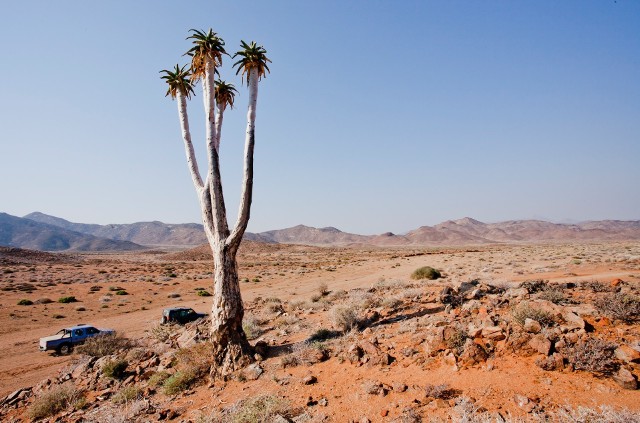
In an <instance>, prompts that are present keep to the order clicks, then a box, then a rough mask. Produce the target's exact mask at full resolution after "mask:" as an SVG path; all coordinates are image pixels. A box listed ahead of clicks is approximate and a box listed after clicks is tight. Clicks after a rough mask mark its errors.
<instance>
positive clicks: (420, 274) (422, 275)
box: [411, 266, 442, 280]
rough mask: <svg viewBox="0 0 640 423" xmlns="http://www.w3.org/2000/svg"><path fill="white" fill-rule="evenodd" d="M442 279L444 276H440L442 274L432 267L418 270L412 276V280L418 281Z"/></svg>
mask: <svg viewBox="0 0 640 423" xmlns="http://www.w3.org/2000/svg"><path fill="white" fill-rule="evenodd" d="M441 277H442V275H441V274H440V272H439V271H438V270H436V269H434V268H433V267H430V266H424V267H421V268H419V269H416V270H414V272H413V273H412V274H411V279H416V280H422V279H429V280H436V279H439V278H441Z"/></svg>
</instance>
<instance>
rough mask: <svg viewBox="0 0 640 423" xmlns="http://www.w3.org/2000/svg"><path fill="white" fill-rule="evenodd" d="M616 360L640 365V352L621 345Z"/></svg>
mask: <svg viewBox="0 0 640 423" xmlns="http://www.w3.org/2000/svg"><path fill="white" fill-rule="evenodd" d="M615 354H616V358H617V359H618V360H621V361H624V362H625V363H640V351H638V350H636V349H634V348H631V347H630V346H628V345H620V346H619V347H618V348H616V351H615Z"/></svg>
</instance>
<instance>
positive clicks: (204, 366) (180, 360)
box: [175, 342, 213, 377]
mask: <svg viewBox="0 0 640 423" xmlns="http://www.w3.org/2000/svg"><path fill="white" fill-rule="evenodd" d="M175 359H176V366H175V367H176V368H177V369H178V370H189V371H191V372H193V373H195V375H196V376H197V377H201V376H205V375H207V374H209V369H210V368H211V366H212V365H213V345H211V342H200V343H198V344H195V345H192V346H190V347H186V348H180V349H179V350H178V352H176V356H175Z"/></svg>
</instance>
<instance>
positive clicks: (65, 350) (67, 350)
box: [58, 344, 71, 355]
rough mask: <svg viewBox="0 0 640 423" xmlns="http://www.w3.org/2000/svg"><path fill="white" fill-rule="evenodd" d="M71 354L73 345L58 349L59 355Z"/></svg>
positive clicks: (62, 346) (61, 346)
mask: <svg viewBox="0 0 640 423" xmlns="http://www.w3.org/2000/svg"><path fill="white" fill-rule="evenodd" d="M70 353H71V344H62V345H60V346H59V347H58V354H61V355H67V354H70Z"/></svg>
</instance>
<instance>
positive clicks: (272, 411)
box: [207, 395, 294, 423]
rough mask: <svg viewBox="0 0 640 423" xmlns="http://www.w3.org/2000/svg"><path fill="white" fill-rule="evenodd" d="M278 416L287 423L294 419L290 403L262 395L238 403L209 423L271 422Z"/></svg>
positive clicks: (275, 397)
mask: <svg viewBox="0 0 640 423" xmlns="http://www.w3.org/2000/svg"><path fill="white" fill-rule="evenodd" d="M277 416H281V417H283V418H284V419H286V420H287V421H288V419H290V418H292V417H294V416H293V410H292V409H291V406H290V405H289V402H288V401H287V400H286V399H284V398H280V397H277V396H275V395H261V396H258V397H254V398H249V399H246V400H242V401H239V402H237V403H236V404H234V405H233V406H232V407H231V408H230V409H228V410H225V411H223V412H222V413H219V414H217V415H215V416H211V417H210V418H209V419H208V420H207V423H222V422H224V423H254V422H270V421H272V420H273V419H275V418H276V417H277Z"/></svg>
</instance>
